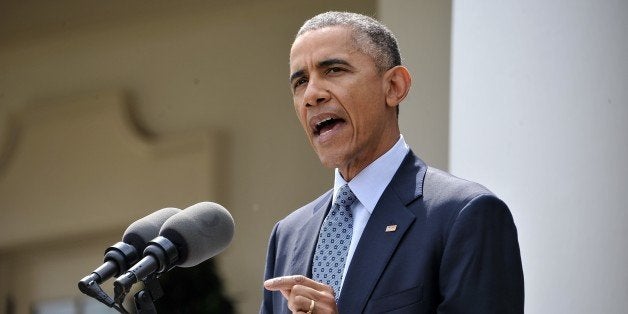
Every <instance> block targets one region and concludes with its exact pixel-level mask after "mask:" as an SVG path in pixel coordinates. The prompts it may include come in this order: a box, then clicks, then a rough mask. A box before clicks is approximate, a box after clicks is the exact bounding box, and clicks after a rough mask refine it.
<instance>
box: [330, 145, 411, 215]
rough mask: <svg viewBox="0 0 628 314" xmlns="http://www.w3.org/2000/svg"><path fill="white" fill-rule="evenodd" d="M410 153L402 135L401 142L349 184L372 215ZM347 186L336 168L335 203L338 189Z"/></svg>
mask: <svg viewBox="0 0 628 314" xmlns="http://www.w3.org/2000/svg"><path fill="white" fill-rule="evenodd" d="M409 151H410V148H409V147H408V144H406V141H405V140H404V139H403V135H400V136H399V140H397V143H395V145H394V146H393V147H392V148H391V149H389V150H388V151H387V152H386V153H384V154H383V155H381V156H380V157H379V158H377V159H376V160H375V161H373V162H372V163H371V164H370V165H368V166H366V168H364V169H362V171H360V173H358V175H356V176H355V177H354V178H353V180H351V181H350V182H349V183H348V184H349V188H351V191H352V192H353V194H355V196H356V197H357V198H358V201H360V203H361V204H362V205H364V207H366V210H368V212H369V213H370V214H372V213H373V209H375V205H377V202H378V201H379V198H380V197H381V196H382V194H383V193H384V190H385V189H386V187H387V186H388V184H389V183H390V181H391V180H392V178H393V176H394V175H395V172H397V169H399V166H400V165H401V162H402V161H403V159H404V158H405V157H406V155H407V154H408V152H409ZM345 184H347V181H345V179H343V178H342V176H341V175H340V171H338V168H336V170H335V171H334V199H333V201H335V200H336V194H337V193H338V189H340V187H341V186H343V185H345Z"/></svg>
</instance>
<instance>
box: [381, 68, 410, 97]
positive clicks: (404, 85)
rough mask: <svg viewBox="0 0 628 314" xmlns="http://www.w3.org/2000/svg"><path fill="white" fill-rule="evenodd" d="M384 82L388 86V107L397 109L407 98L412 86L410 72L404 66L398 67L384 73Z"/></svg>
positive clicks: (386, 89)
mask: <svg viewBox="0 0 628 314" xmlns="http://www.w3.org/2000/svg"><path fill="white" fill-rule="evenodd" d="M384 82H385V84H386V86H385V88H384V90H385V91H386V105H388V106H390V107H397V106H399V103H400V102H401V101H402V100H403V99H404V98H406V95H408V92H409V91H410V85H412V78H411V77H410V72H409V71H408V69H407V68H406V67H404V66H401V65H398V66H396V67H393V68H391V69H390V70H388V71H386V73H384Z"/></svg>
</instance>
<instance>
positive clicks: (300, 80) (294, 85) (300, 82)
mask: <svg viewBox="0 0 628 314" xmlns="http://www.w3.org/2000/svg"><path fill="white" fill-rule="evenodd" d="M305 83H307V78H306V77H300V78H297V79H296V80H294V82H293V83H292V88H293V89H296V88H297V87H299V86H301V85H303V84H305Z"/></svg>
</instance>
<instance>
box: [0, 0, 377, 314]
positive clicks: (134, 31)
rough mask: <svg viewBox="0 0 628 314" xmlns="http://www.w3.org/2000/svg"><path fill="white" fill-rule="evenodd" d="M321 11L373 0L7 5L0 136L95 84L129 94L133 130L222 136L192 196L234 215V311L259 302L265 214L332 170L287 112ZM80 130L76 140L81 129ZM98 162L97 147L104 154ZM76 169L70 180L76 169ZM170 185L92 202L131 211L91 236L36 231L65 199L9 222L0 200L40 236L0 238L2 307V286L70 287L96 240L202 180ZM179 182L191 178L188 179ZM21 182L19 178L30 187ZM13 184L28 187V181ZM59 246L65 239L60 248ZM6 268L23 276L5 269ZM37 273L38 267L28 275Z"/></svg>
mask: <svg viewBox="0 0 628 314" xmlns="http://www.w3.org/2000/svg"><path fill="white" fill-rule="evenodd" d="M328 9H346V10H353V11H358V12H363V13H366V14H370V15H373V14H375V4H374V2H362V1H360V2H354V3H349V2H337V1H327V2H325V1H323V2H316V3H313V2H312V3H309V2H306V3H298V4H297V3H294V2H293V1H264V2H262V1H240V2H238V3H228V4H227V3H223V2H221V1H220V2H219V1H212V2H209V1H186V3H182V2H166V1H156V2H155V1H134V2H133V3H127V2H126V1H113V2H106V3H105V2H100V1H93V2H91V3H88V2H85V1H61V2H59V1H57V2H55V3H54V4H53V3H51V2H47V1H21V2H17V1H15V2H14V3H10V2H3V3H2V4H0V30H1V31H0V121H1V122H0V130H1V131H0V138H2V140H1V141H0V144H5V143H7V142H12V141H11V140H10V139H11V136H12V134H14V133H13V130H15V129H14V128H12V127H9V125H10V124H17V125H20V123H21V121H20V113H21V112H23V110H26V109H25V108H30V107H33V105H41V106H54V105H55V104H57V103H60V102H61V103H65V101H64V100H65V99H73V98H75V97H76V96H77V95H94V94H99V93H102V92H103V91H108V92H109V91H112V92H113V93H120V94H122V95H125V97H124V100H123V102H124V105H129V106H131V108H132V109H133V113H134V118H135V120H136V121H137V122H139V125H138V127H139V128H140V130H139V132H138V133H139V134H142V133H143V132H142V131H144V133H146V131H147V133H149V135H153V136H152V137H150V136H149V137H148V138H147V139H161V138H163V137H167V136H170V135H172V134H178V133H181V132H187V131H189V130H205V131H208V132H209V131H211V132H212V133H213V134H219V135H220V137H221V138H222V139H225V140H223V141H222V143H223V144H222V145H221V146H219V147H212V148H211V149H213V150H214V152H215V153H216V154H219V155H220V156H223V157H222V158H221V159H220V160H221V161H222V162H221V163H220V166H219V169H218V172H219V173H220V178H217V179H216V178H211V179H216V181H218V183H217V184H210V183H207V185H206V189H208V190H207V191H206V192H205V193H204V194H203V196H199V197H198V198H199V199H198V200H195V201H194V202H196V201H201V200H204V199H209V198H212V199H211V200H213V201H216V202H219V203H221V204H223V205H224V206H225V207H226V208H228V209H229V210H230V211H231V213H232V214H233V216H234V218H235V221H236V224H237V226H236V236H235V238H234V241H233V243H232V245H231V246H230V248H229V249H227V251H225V252H224V253H223V254H221V255H220V256H219V257H218V261H219V263H220V268H221V270H222V272H223V273H222V276H223V277H224V278H225V280H226V281H227V287H228V292H229V293H230V295H231V296H232V297H234V298H235V299H236V301H237V302H238V310H239V312H241V313H251V312H255V311H256V310H257V308H258V304H259V300H260V292H261V278H262V272H263V266H264V257H265V248H266V244H267V239H268V234H269V232H270V229H271V228H272V225H273V224H274V222H275V221H276V220H278V219H279V218H281V217H283V216H284V215H285V214H286V213H288V212H289V211H290V210H292V209H294V208H295V207H297V206H299V205H301V204H303V203H305V202H307V201H309V200H310V199H311V198H313V197H314V196H316V195H318V194H319V193H321V192H322V191H324V190H325V189H327V187H328V186H329V184H330V182H331V179H330V174H331V171H329V170H325V169H323V168H322V167H321V166H320V165H319V163H318V160H317V158H316V157H315V155H314V154H313V153H312V151H311V149H310V148H309V147H308V146H307V144H306V141H305V139H304V137H303V134H302V132H303V131H302V130H301V129H300V126H299V125H298V123H297V121H296V119H295V117H294V113H293V109H292V106H291V101H290V95H289V90H288V84H287V74H288V67H287V65H288V50H289V47H290V43H291V41H292V37H293V34H294V33H295V32H296V29H297V27H298V26H299V25H300V23H302V21H303V20H304V19H305V18H307V17H309V16H311V15H313V14H315V13H317V12H321V11H325V10H328ZM59 128H62V126H60V127H59ZM112 132H115V130H112ZM85 136H87V135H85ZM77 138H79V139H81V140H84V139H85V137H83V136H81V135H77ZM17 143H18V145H17V146H16V148H15V149H12V150H8V149H6V147H7V146H6V145H4V146H3V148H2V149H0V151H2V152H9V153H8V156H9V157H14V156H16V154H17V155H19V152H20V150H19V148H20V146H19V143H20V142H19V141H18V142H17ZM59 143H60V144H59V145H62V146H63V145H67V146H68V148H72V149H75V150H76V151H77V155H80V154H81V152H82V151H83V148H81V147H72V145H73V144H72V141H65V142H64V141H59ZM24 147H25V146H22V148H24ZM35 147H38V146H37V145H35ZM131 150H132V149H131ZM16 152H17V153H16ZM43 154H45V152H44V153H43ZM130 154H132V153H130ZM5 155H6V154H5ZM0 156H1V155H0ZM42 158H44V159H45V155H44V156H42ZM0 160H3V161H0V163H1V167H2V171H0V176H2V175H3V174H6V173H7V171H12V170H11V169H14V168H12V167H15V165H16V164H15V162H16V160H15V158H14V159H11V158H8V159H5V158H0ZM107 160H108V158H106V157H104V158H103V161H102V162H104V163H107ZM84 162H85V163H90V162H94V161H90V160H84ZM201 163H202V162H201ZM197 168H198V169H197V170H198V172H201V173H203V172H207V170H206V168H204V167H203V165H201V164H199V165H198V167H197ZM84 175H85V176H89V174H84ZM76 176H77V177H79V178H80V176H81V174H77V175H76ZM304 178H305V179H304ZM40 179H41V178H39V177H38V175H37V174H35V173H33V174H31V175H30V177H24V178H22V180H24V181H25V182H28V181H30V182H33V183H34V182H37V181H38V180H40ZM144 179H146V178H144ZM0 180H2V178H1V177H0ZM208 180H210V179H209V178H208ZM87 181H89V180H87ZM140 181H141V180H140ZM172 183H173V184H172V186H171V189H170V190H169V191H168V190H167V192H165V193H166V194H167V193H168V192H169V193H171V194H172V195H171V197H170V198H169V199H170V202H168V203H166V202H165V201H163V202H164V203H163V205H158V207H157V208H154V207H155V206H153V205H154V204H153V205H151V206H142V208H141V209H138V208H137V207H139V206H140V205H138V204H143V205H145V204H146V203H133V202H128V203H124V202H123V203H122V204H127V206H125V207H121V206H118V205H116V206H113V204H110V205H111V206H107V204H99V208H104V210H105V211H107V215H102V217H100V218H102V219H104V220H105V221H106V220H107V219H110V218H108V217H110V216H119V214H120V213H122V214H123V216H124V213H125V212H126V211H129V210H131V211H132V212H133V213H127V219H128V221H127V222H124V221H123V220H116V221H115V223H111V224H108V227H106V228H102V230H99V231H97V232H96V231H94V232H91V233H90V232H89V231H86V230H75V231H74V232H73V233H72V237H69V236H65V235H64V234H62V233H58V232H55V233H53V234H47V233H46V232H43V231H42V230H45V228H43V227H44V225H41V223H39V224H38V223H34V222H33V221H41V219H40V218H41V217H42V216H46V217H49V219H48V220H46V221H47V222H48V223H49V224H50V225H52V226H53V227H54V226H55V225H63V224H61V219H58V218H57V217H56V216H55V214H54V213H57V212H59V211H61V210H62V209H61V208H59V207H58V206H57V205H54V206H52V205H50V204H48V206H42V207H35V208H34V209H32V211H29V212H28V213H24V212H21V216H20V219H19V221H18V220H12V221H10V222H8V221H7V217H9V213H16V212H17V213H20V208H17V207H19V206H16V205H13V206H10V205H9V204H7V200H5V199H0V215H1V216H2V217H3V218H2V219H3V223H5V221H6V223H12V224H18V225H19V226H20V229H22V230H32V231H33V232H34V233H38V235H37V236H29V232H25V235H26V238H25V239H23V240H22V241H20V242H12V241H7V242H3V243H2V246H0V292H2V297H1V298H0V299H1V300H2V301H0V302H3V303H2V304H0V305H1V306H2V307H3V308H4V302H5V296H6V295H7V294H11V295H12V296H13V297H14V298H15V299H16V306H17V309H18V312H26V311H27V307H28V306H29V304H30V302H32V301H35V300H45V299H49V298H55V297H61V296H63V295H78V290H77V289H76V282H77V281H78V279H80V278H81V277H82V276H84V275H85V274H86V273H87V272H89V271H91V270H92V269H93V268H94V267H95V266H97V265H98V264H99V262H100V261H101V259H102V251H103V250H104V249H105V248H106V247H107V246H108V245H110V244H111V243H113V242H115V241H117V240H119V237H120V235H121V233H122V230H123V229H124V227H125V226H126V225H125V224H127V225H128V223H130V222H131V221H132V220H133V219H136V218H138V217H140V216H141V215H142V214H145V213H148V212H150V211H153V210H156V209H158V208H161V207H166V206H177V207H181V208H183V207H185V206H188V205H190V203H191V202H190V198H192V197H184V196H181V195H180V194H181V192H183V191H188V190H197V189H198V187H194V186H189V185H188V186H186V185H185V184H183V185H182V184H180V180H179V179H177V180H174V181H173V182H172ZM8 184H11V183H10V182H9V183H8ZM188 184H194V183H193V180H191V182H189V183H188ZM25 186H26V188H28V184H26V185H25ZM9 187H12V188H15V185H10V186H7V189H8V188H9ZM111 189H112V190H114V189H116V187H114V186H112V187H111ZM22 192H23V193H24V194H23V195H25V197H28V195H29V194H28V191H22ZM102 193H108V191H106V190H105V191H102ZM133 193H142V192H140V191H134V192H133ZM151 193H152V192H151V191H150V189H145V190H144V193H143V195H137V194H135V195H129V198H130V199H134V198H142V199H144V198H146V195H144V194H147V195H150V194H151ZM163 193H164V192H161V194H163ZM129 194H130V193H129ZM92 195H100V193H97V192H96V193H94V194H92ZM136 196H137V197H136ZM66 199H67V198H66ZM78 199H80V198H77V199H76V200H75V201H77V200H78ZM34 203H37V202H36V200H35V201H34ZM77 203H78V201H77ZM173 203H174V204H173ZM12 204H14V203H12ZM77 206H78V205H76V206H74V208H75V207H77ZM142 211H144V213H142ZM69 214H70V215H71V217H73V218H72V219H74V220H75V221H76V222H77V223H79V222H82V221H85V220H89V218H90V217H92V216H91V215H90V214H89V213H86V212H85V211H82V210H79V209H76V210H75V211H72V210H70V213H69ZM29 217H30V219H29ZM69 225H73V224H69ZM52 229H55V228H52ZM57 229H59V228H57ZM57 229H55V230H57ZM79 239H94V240H93V242H89V241H87V242H86V240H79ZM63 243H65V244H63ZM90 243H91V245H90ZM68 247H69V248H74V250H70V251H68V253H67V254H66V255H65V256H66V257H61V255H60V254H61V252H64V251H67V250H68ZM42 248H46V249H45V250H43V252H44V253H43V254H42V255H41V256H38V257H35V256H34V255H33V254H32V252H34V251H39V250H42ZM48 258H49V259H50V260H52V261H54V262H53V263H52V265H51V266H50V268H48V269H47V270H46V268H45V267H44V268H42V266H41V265H42V264H41V262H40V261H41V259H48ZM58 261H66V263H65V264H64V263H61V264H60V263H59V262H58ZM16 272H20V273H22V274H27V275H25V276H19V277H18V276H10V275H6V274H11V273H16ZM42 273H43V274H47V276H46V277H45V278H39V279H35V278H37V277H39V275H38V274H42ZM5 275H6V276H5Z"/></svg>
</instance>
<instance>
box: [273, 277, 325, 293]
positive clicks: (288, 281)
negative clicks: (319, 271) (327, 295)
mask: <svg viewBox="0 0 628 314" xmlns="http://www.w3.org/2000/svg"><path fill="white" fill-rule="evenodd" d="M294 285H302V286H307V287H310V288H313V289H316V290H321V288H322V287H323V286H324V285H323V284H321V283H318V282H316V281H314V280H312V279H310V278H307V277H305V276H303V275H293V276H283V277H276V278H272V279H268V280H266V281H264V288H266V289H268V290H270V291H277V290H285V289H292V287H293V286H294Z"/></svg>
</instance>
